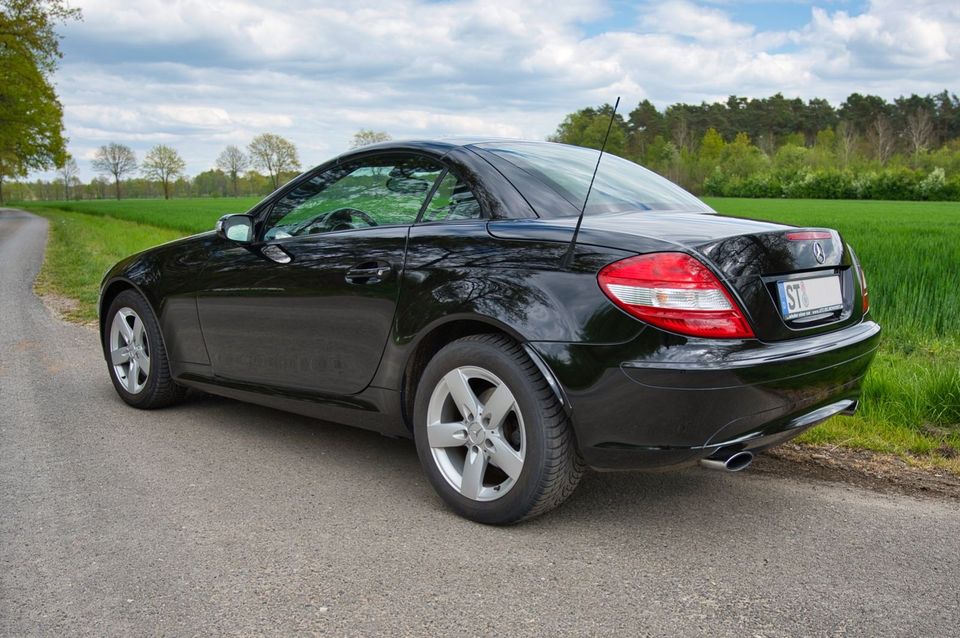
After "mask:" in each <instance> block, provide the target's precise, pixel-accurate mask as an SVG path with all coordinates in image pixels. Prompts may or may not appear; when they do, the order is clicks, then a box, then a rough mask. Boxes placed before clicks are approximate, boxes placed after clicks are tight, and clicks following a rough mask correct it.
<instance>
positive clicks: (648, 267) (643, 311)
mask: <svg viewBox="0 0 960 638" xmlns="http://www.w3.org/2000/svg"><path fill="white" fill-rule="evenodd" d="M597 280H598V281H599V282H600V288H601V289H602V290H603V292H604V293H605V294H606V295H607V297H609V298H610V300H611V301H612V302H613V303H615V304H616V305H617V306H619V307H620V308H622V309H623V310H625V311H626V312H628V313H629V314H631V315H633V316H634V317H636V318H638V319H640V320H642V321H645V322H647V323H650V324H653V325H655V326H657V327H660V328H663V329H664V330H669V331H670V332H677V333H680V334H684V335H690V336H692V337H714V338H726V339H744V338H752V337H753V330H752V329H751V328H750V324H749V323H747V320H746V318H744V316H743V312H742V311H741V310H740V308H739V307H738V306H737V303H736V301H734V300H733V298H732V297H731V296H730V293H729V292H727V290H726V288H724V287H723V284H721V283H720V281H719V280H718V279H717V278H716V276H715V275H714V274H713V273H712V272H710V270H709V269H708V268H707V267H706V266H704V265H703V264H702V263H700V262H699V261H697V260H696V259H694V258H693V257H691V256H690V255H687V254H684V253H651V254H649V255H640V256H639V257H630V258H628V259H624V260H621V261H617V262H614V263H612V264H609V265H608V266H605V267H604V268H603V270H601V271H600V274H599V275H597Z"/></svg>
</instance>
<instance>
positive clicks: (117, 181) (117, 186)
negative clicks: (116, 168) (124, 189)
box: [113, 177, 120, 201]
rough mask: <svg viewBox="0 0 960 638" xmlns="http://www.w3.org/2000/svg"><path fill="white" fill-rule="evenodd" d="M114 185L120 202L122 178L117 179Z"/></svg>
mask: <svg viewBox="0 0 960 638" xmlns="http://www.w3.org/2000/svg"><path fill="white" fill-rule="evenodd" d="M113 183H114V185H115V186H116V188H117V201H120V178H119V177H115V178H114V180H113Z"/></svg>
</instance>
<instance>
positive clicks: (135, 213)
mask: <svg viewBox="0 0 960 638" xmlns="http://www.w3.org/2000/svg"><path fill="white" fill-rule="evenodd" d="M260 199H261V198H260V197H223V198H206V197H204V198H190V199H121V200H112V199H94V200H83V201H62V202H42V203H32V202H24V203H20V204H16V205H17V206H19V207H21V208H25V209H26V210H40V209H51V208H55V209H58V210H65V211H71V212H76V213H85V214H87V215H98V216H107V217H113V218H116V219H124V220H127V221H131V222H137V223H140V224H149V225H151V226H158V227H160V228H172V229H173V230H179V231H182V232H181V234H184V235H193V234H196V233H202V232H205V231H208V230H213V225H214V223H216V221H217V220H218V219H219V218H220V217H221V216H223V215H226V214H227V213H245V212H246V211H248V210H250V208H252V207H253V205H254V204H256V203H257V202H259V201H260Z"/></svg>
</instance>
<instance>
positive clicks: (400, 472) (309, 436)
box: [0, 209, 960, 636]
mask: <svg viewBox="0 0 960 638" xmlns="http://www.w3.org/2000/svg"><path fill="white" fill-rule="evenodd" d="M45 234H46V222H45V221H43V220H41V219H39V218H37V217H33V216H30V215H27V214H26V213H22V212H18V211H12V210H9V209H8V210H2V211H0V635H4V636H29V635H47V636H52V635H93V636H109V635H151V634H163V635H209V634H221V633H232V634H259V635H263V634H266V635H289V634H291V633H293V632H297V631H301V632H305V633H312V634H328V635H348V634H366V635H376V634H382V635H390V636H393V635H402V634H428V633H429V634H441V635H445V634H453V633H458V634H467V635H486V634H502V635H510V636H516V635H527V634H529V635H544V634H546V635H551V634H561V635H588V634H592V635H625V636H637V635H664V634H671V635H677V634H680V635H698V634H714V635H750V636H775V635H834V634H850V635H868V636H876V635H911V636H916V635H925V636H947V635H958V634H960V511H958V509H960V508H958V507H957V503H956V501H946V500H918V499H914V498H911V497H904V496H890V495H879V494H875V493H872V492H867V491H862V490H860V489H857V488H852V487H848V486H843V485H836V484H830V483H817V482H801V481H796V480H792V479H784V478H776V477H771V476H759V475H751V474H750V472H749V471H748V472H745V473H741V474H736V475H729V474H724V473H718V472H711V471H707V470H700V469H691V470H688V471H684V472H680V473H670V474H655V475H643V474H590V475H588V476H587V477H586V479H585V480H584V482H583V483H582V484H581V486H580V489H579V490H578V491H577V493H576V494H575V495H574V497H573V498H572V499H571V500H570V501H569V502H568V503H567V504H566V505H565V506H564V507H562V508H561V509H560V510H558V511H556V512H554V513H552V514H549V515H547V516H545V517H542V518H540V519H537V520H535V521H532V522H529V523H527V524H523V525H520V526H516V527H511V528H506V529H498V528H490V527H483V526H480V525H476V524H473V523H470V522H467V521H465V520H461V519H459V518H457V517H455V516H453V515H451V514H449V513H448V512H447V511H445V510H444V508H443V507H442V505H441V503H440V501H439V500H438V499H437V497H435V496H434V494H433V493H432V491H431V489H430V487H429V485H428V484H427V483H426V481H425V480H424V479H423V477H422V476H421V473H420V469H419V465H418V461H417V457H416V453H415V451H414V448H413V446H412V444H411V443H410V442H407V441H396V440H390V439H387V438H383V437H380V436H378V435H375V434H371V433H367V432H363V431H359V430H353V429H350V428H346V427H341V426H337V425H332V424H324V423H319V422H316V421H312V420H310V419H306V418H301V417H297V416H292V415H288V414H285V413H281V412H276V411H273V410H268V409H264V408H259V407H254V406H250V405H245V404H242V403H236V402H232V401H227V400H221V399H214V398H200V399H194V400H192V401H190V402H189V403H187V404H185V405H182V406H178V407H176V408H172V409H166V410H162V411H157V412H141V411H136V410H133V409H131V408H128V407H126V406H125V405H124V404H123V403H121V402H120V400H119V398H117V396H116V395H115V394H114V391H113V388H112V387H111V385H110V382H109V380H108V378H107V370H106V366H105V364H104V362H103V360H102V358H101V356H100V353H99V349H98V344H97V337H96V334H95V332H94V331H92V330H90V329H88V328H83V327H78V326H74V325H69V324H65V323H63V322H61V321H59V320H58V319H56V318H54V317H53V316H52V315H51V314H50V312H49V311H48V310H47V309H46V308H45V307H44V306H43V305H42V304H41V302H40V301H39V300H38V299H37V298H36V297H35V296H34V295H33V293H32V292H31V282H32V280H33V278H34V276H35V274H36V271H37V269H38V267H39V265H40V263H41V257H42V252H43V245H44V238H45Z"/></svg>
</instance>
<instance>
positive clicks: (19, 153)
mask: <svg viewBox="0 0 960 638" xmlns="http://www.w3.org/2000/svg"><path fill="white" fill-rule="evenodd" d="M79 18H80V11H79V10H78V9H71V8H69V7H68V6H67V4H66V2H64V1H63V0H0V202H3V181H4V178H11V177H22V176H25V175H26V174H27V173H28V172H29V171H31V170H48V169H50V168H53V167H54V166H59V165H61V164H62V163H63V161H64V158H65V156H66V140H65V139H64V137H63V108H62V107H61V106H60V102H59V100H58V99H57V95H56V92H55V91H54V89H53V85H52V84H51V82H50V76H51V75H52V74H53V72H54V71H55V70H56V67H57V62H58V61H59V59H60V58H61V57H62V54H61V52H60V43H59V39H58V37H57V34H56V31H55V27H56V26H57V25H58V24H60V23H62V22H66V21H68V20H76V19H79Z"/></svg>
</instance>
